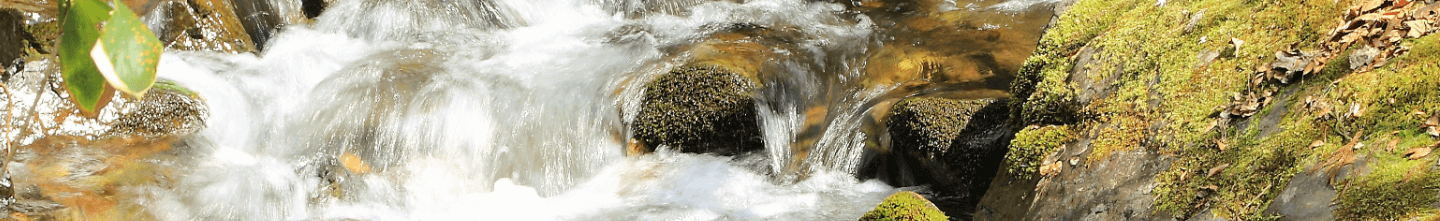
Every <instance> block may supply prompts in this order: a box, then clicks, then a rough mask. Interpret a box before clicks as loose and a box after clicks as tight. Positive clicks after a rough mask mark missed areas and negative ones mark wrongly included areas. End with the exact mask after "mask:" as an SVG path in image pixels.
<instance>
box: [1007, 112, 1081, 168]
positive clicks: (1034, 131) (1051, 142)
mask: <svg viewBox="0 0 1440 221" xmlns="http://www.w3.org/2000/svg"><path fill="white" fill-rule="evenodd" d="M1074 139H1075V135H1074V133H1073V132H1071V131H1070V128H1069V127H1067V126H1054V125H1051V126H1044V127H1040V126H1030V127H1026V128H1025V129H1022V130H1020V132H1019V133H1016V134H1015V139H1014V140H1010V152H1008V153H1006V154H1005V165H1009V167H1008V168H1006V170H1007V171H1009V172H1010V174H1013V175H1014V176H1015V177H1018V178H1020V179H1032V178H1035V176H1036V175H1038V174H1039V172H1040V171H1039V169H1040V166H1041V165H1040V163H1041V162H1042V161H1043V160H1045V155H1046V154H1050V153H1051V152H1054V151H1055V149H1059V148H1060V146H1061V145H1064V144H1065V143H1066V142H1070V141H1072V140H1074Z"/></svg>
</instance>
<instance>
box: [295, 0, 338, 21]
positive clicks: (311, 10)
mask: <svg viewBox="0 0 1440 221" xmlns="http://www.w3.org/2000/svg"><path fill="white" fill-rule="evenodd" d="M300 2H301V4H300V5H301V7H300V8H301V11H303V12H304V13H305V18H310V19H314V18H315V17H320V13H321V12H325V8H328V7H330V3H331V2H332V1H331V0H302V1H300Z"/></svg>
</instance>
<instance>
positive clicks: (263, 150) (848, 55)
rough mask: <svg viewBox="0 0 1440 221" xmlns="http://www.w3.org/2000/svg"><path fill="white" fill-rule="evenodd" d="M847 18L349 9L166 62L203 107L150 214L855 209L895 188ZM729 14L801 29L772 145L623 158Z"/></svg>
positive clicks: (477, 215) (608, 2)
mask: <svg viewBox="0 0 1440 221" xmlns="http://www.w3.org/2000/svg"><path fill="white" fill-rule="evenodd" d="M1032 4H1033V3H1032ZM844 10H845V8H844V7H843V6H841V5H839V4H834V3H825V2H815V1H805V0H752V1H744V2H743V3H737V2H730V1H696V0H677V1H635V0H631V1H624V0H540V1H533V0H496V1H488V0H474V1H445V0H418V1H392V0H339V1H336V2H335V3H333V4H332V5H331V6H330V8H328V9H327V10H326V12H325V13H324V14H322V15H321V16H320V17H318V18H316V20H315V23H313V24H292V25H290V26H287V27H286V28H285V29H284V31H283V32H280V33H278V34H277V35H275V36H273V38H271V40H270V41H269V42H267V43H266V49H265V51H264V52H263V53H262V54H260V55H259V56H255V55H250V54H239V55H226V54H211V53H200V52H171V53H167V54H165V56H163V57H162V59H161V65H160V68H159V75H160V77H162V78H166V79H171V80H174V81H176V82H178V83H180V84H182V85H184V86H186V87H188V88H190V89H192V90H194V91H195V92H197V93H198V94H200V95H201V96H202V97H204V98H205V99H206V100H207V102H208V105H209V106H210V115H209V119H208V121H207V122H208V127H207V128H206V129H205V130H203V131H202V132H200V134H199V135H197V136H194V137H192V138H189V141H187V143H189V144H190V147H188V148H194V149H195V150H194V151H193V153H194V154H193V155H194V156H191V157H192V158H190V159H187V160H183V161H182V162H181V164H184V166H179V168H185V169H183V170H182V171H181V172H180V173H182V175H181V176H180V178H178V179H177V180H178V183H171V184H165V185H156V186H148V187H138V188H139V189H140V191H141V192H144V194H143V195H145V196H146V197H145V199H144V200H145V201H146V202H144V203H142V205H146V206H147V208H146V209H147V210H149V211H150V212H151V213H153V214H154V215H156V216H157V217H158V218H161V219H165V220H194V219H199V220H329V219H347V218H348V219H366V220H474V219H482V220H494V219H503V220H514V219H518V220H556V219H558V220H574V219H579V220H634V219H642V220H654V219H660V220H716V219H724V220H733V219H739V220H843V219H854V218H856V217H859V216H860V215H861V214H863V213H864V212H866V211H868V210H869V209H870V207H873V206H874V205H875V204H876V203H878V202H879V201H880V200H881V199H883V197H885V196H886V195H888V194H890V193H893V192H894V191H896V189H895V188H894V187H890V186H887V185H885V184H883V183H880V182H878V181H873V180H871V181H861V180H857V179H855V178H854V175H853V173H855V170H856V169H857V168H856V167H857V166H858V164H859V160H860V155H861V152H862V149H863V148H862V146H863V145H867V144H866V142H867V141H866V140H867V139H873V138H872V136H873V135H875V133H877V132H876V131H869V130H867V129H864V128H866V127H868V126H866V125H864V124H866V123H864V120H863V119H864V118H865V117H866V114H868V113H869V110H868V109H869V108H870V106H871V105H874V101H875V99H877V98H879V97H882V96H885V94H886V91H888V90H889V89H888V88H879V89H862V88H858V87H854V86H851V83H848V82H849V81H850V80H849V79H853V78H855V77H856V76H858V75H859V73H860V72H861V71H860V67H861V66H862V65H863V61H864V59H865V58H864V57H865V50H867V49H866V48H867V45H868V44H869V42H871V39H870V38H871V37H872V33H871V31H872V30H873V28H874V27H873V26H874V24H872V23H871V21H870V20H869V19H868V18H866V17H865V16H864V15H853V14H852V15H845V13H844V12H843V11H844ZM732 24H745V25H759V26H764V27H794V28H795V29H796V30H797V32H798V33H800V34H801V35H803V36H804V38H800V39H797V41H798V42H791V43H792V44H795V45H796V46H795V47H793V48H786V49H782V50H792V51H781V52H779V53H782V54H794V55H796V56H793V57H790V58H786V59H781V60H777V61H774V62H776V63H777V65H776V66H777V67H781V68H779V70H780V72H782V73H779V74H776V76H781V77H779V78H778V79H770V80H771V83H768V84H767V85H766V87H764V88H765V90H764V91H762V92H760V95H758V96H759V97H760V98H759V100H760V102H759V103H758V104H757V106H758V107H759V108H757V109H759V110H760V112H761V113H760V116H761V120H760V121H761V122H758V123H760V125H762V127H763V131H764V134H765V141H766V145H767V147H766V150H765V151H764V153H763V154H753V155H742V156H736V157H722V156H714V155H704V154H689V153H676V152H670V151H664V150H661V151H659V152H657V153H655V154H650V155H643V156H638V157H625V156H624V153H623V152H622V150H623V149H624V145H625V140H626V139H627V138H628V137H629V136H628V134H627V133H628V131H629V130H628V129H627V125H626V122H629V121H631V120H633V119H634V117H635V115H636V111H637V110H636V109H638V106H639V102H640V98H641V95H642V94H643V91H642V90H643V88H644V84H645V82H648V81H649V80H651V79H654V78H655V77H656V76H657V75H659V74H662V73H664V72H665V71H667V70H668V69H670V68H673V67H676V66H678V65H680V64H682V63H683V62H684V60H685V59H686V55H685V54H684V53H683V52H678V53H677V52H676V51H675V50H676V49H675V48H677V47H680V46H683V45H686V44H692V43H695V42H699V41H701V40H703V39H704V38H706V37H707V36H708V35H710V34H712V33H715V32H717V31H722V30H720V29H719V28H716V27H723V26H727V25H732ZM717 25H718V26H717ZM802 55H803V56H802ZM812 107H822V108H825V109H826V110H827V111H826V112H828V113H830V114H828V117H826V119H825V120H826V121H828V122H829V123H827V124H824V125H825V126H824V127H823V128H819V129H807V128H802V127H804V126H805V125H808V124H807V122H806V121H807V120H811V119H807V116H806V114H807V112H808V111H807V110H808V109H810V108H812ZM872 126H873V125H872ZM806 140H812V141H806ZM357 159H358V160H357ZM353 161H361V162H363V164H365V165H363V166H362V167H364V169H363V170H360V171H355V169H354V168H350V166H353V165H349V164H353V163H354V162H353ZM797 167H798V168H801V169H793V168H797ZM786 168H792V169H788V170H787V169H786ZM346 170H351V171H352V172H346ZM797 171H798V172H797ZM797 173H798V174H803V176H795V175H796V174H797ZM776 177H780V178H779V179H776Z"/></svg>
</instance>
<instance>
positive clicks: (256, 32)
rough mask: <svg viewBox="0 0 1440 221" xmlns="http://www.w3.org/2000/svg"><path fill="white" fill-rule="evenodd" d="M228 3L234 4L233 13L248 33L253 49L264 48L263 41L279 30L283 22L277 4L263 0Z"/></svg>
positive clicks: (234, 0)
mask: <svg viewBox="0 0 1440 221" xmlns="http://www.w3.org/2000/svg"><path fill="white" fill-rule="evenodd" d="M230 4H232V5H234V6H235V15H236V16H237V17H238V18H240V24H241V25H243V26H244V27H245V33H249V34H250V42H254V43H255V50H256V51H260V50H265V42H267V41H269V40H270V37H271V35H274V34H275V33H276V32H278V31H279V30H278V29H279V28H280V25H281V24H282V23H281V22H283V20H282V18H281V17H280V16H281V14H280V13H279V10H278V8H277V7H278V6H275V5H272V4H271V2H270V1H265V0H231V1H230Z"/></svg>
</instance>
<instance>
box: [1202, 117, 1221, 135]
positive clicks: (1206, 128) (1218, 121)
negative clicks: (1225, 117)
mask: <svg viewBox="0 0 1440 221" xmlns="http://www.w3.org/2000/svg"><path fill="white" fill-rule="evenodd" d="M1218 125H1220V120H1213V121H1210V125H1206V126H1205V130H1203V131H1201V132H1202V133H1204V132H1210V130H1213V129H1215V126H1218Z"/></svg>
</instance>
